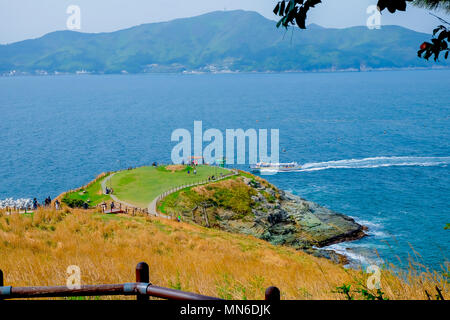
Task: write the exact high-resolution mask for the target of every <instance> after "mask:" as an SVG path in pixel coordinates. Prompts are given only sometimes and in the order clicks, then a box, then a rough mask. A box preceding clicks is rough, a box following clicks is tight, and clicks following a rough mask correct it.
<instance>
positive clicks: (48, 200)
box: [33, 196, 61, 210]
mask: <svg viewBox="0 0 450 320" xmlns="http://www.w3.org/2000/svg"><path fill="white" fill-rule="evenodd" d="M43 204H44V208H50V207H51V206H52V198H50V196H48V197H47V198H45V199H44V202H43ZM54 205H55V209H56V210H59V209H61V203H60V202H59V200H58V199H56V200H55V202H54ZM37 208H39V202H38V201H37V199H36V198H34V199H33V210H36V209H37Z"/></svg>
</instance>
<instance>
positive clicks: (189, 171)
mask: <svg viewBox="0 0 450 320" xmlns="http://www.w3.org/2000/svg"><path fill="white" fill-rule="evenodd" d="M192 173H193V174H197V169H195V168H194V170H193V171H192ZM187 174H191V170H189V169H188V171H187Z"/></svg>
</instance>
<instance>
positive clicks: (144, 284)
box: [0, 262, 280, 301]
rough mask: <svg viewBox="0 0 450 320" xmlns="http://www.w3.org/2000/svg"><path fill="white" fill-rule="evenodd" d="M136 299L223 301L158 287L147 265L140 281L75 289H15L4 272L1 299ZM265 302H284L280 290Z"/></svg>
mask: <svg viewBox="0 0 450 320" xmlns="http://www.w3.org/2000/svg"><path fill="white" fill-rule="evenodd" d="M118 295H120V296H132V295H133V296H136V299H137V300H140V301H146V300H149V297H155V298H160V299H167V300H222V299H220V298H216V297H210V296H205V295H201V294H197V293H192V292H185V291H181V290H174V289H170V288H164V287H158V286H155V285H153V284H151V283H150V279H149V267H148V264H147V263H145V262H140V263H138V264H137V266H136V282H131V283H122V284H100V285H83V286H80V287H79V288H76V289H72V288H69V287H68V286H48V287H47V286H45V287H44V286H40V287H13V286H5V285H4V281H3V272H2V271H1V270H0V300H2V299H23V298H57V297H84V296H118ZM265 300H268V301H277V300H280V290H279V289H278V288H276V287H269V288H267V290H266V292H265Z"/></svg>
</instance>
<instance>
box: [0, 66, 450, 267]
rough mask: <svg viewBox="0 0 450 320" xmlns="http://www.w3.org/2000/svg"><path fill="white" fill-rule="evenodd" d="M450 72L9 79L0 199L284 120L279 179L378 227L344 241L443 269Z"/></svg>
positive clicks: (0, 108) (366, 257)
mask: <svg viewBox="0 0 450 320" xmlns="http://www.w3.org/2000/svg"><path fill="white" fill-rule="evenodd" d="M449 87H450V71H449V70H433V71H431V70H430V71H386V72H367V73H304V74H233V75H212V74H205V75H163V74H161V75H121V76H116V75H98V76H97V75H89V76H45V77H11V78H5V77H3V78H0V150H1V156H0V199H4V198H8V197H13V198H21V197H38V198H39V199H41V200H42V199H43V198H44V197H46V196H48V195H50V196H52V197H55V196H57V195H58V194H59V193H61V192H63V191H65V190H68V189H71V188H74V187H78V186H81V185H83V184H85V183H86V182H88V181H90V180H92V179H93V178H94V177H95V176H96V175H97V174H99V173H101V172H104V171H108V170H116V169H119V168H126V167H129V166H137V165H144V164H150V163H152V162H153V161H158V162H168V161H170V155H171V149H172V147H173V146H174V144H175V143H173V142H171V133H172V131H173V130H174V129H177V128H186V129H188V130H190V131H191V132H193V122H194V120H201V121H203V127H204V129H207V128H218V129H220V130H222V131H223V132H224V131H225V129H227V128H229V129H237V128H243V129H248V128H255V129H260V128H263V129H266V128H267V129H271V128H275V129H279V130H280V149H281V150H282V152H281V160H282V161H298V162H299V163H302V164H305V167H304V170H301V171H300V172H292V173H280V174H277V175H274V176H267V177H266V178H267V179H268V180H269V181H271V182H272V183H274V184H275V185H277V186H278V187H280V188H283V189H285V190H288V191H292V192H293V193H295V194H298V195H301V196H302V197H304V198H306V199H309V200H311V201H315V202H317V203H319V204H321V205H324V206H326V207H328V208H330V209H332V210H335V211H338V212H341V213H344V214H347V215H350V216H352V217H354V218H355V219H357V220H358V221H360V222H362V223H363V224H365V225H367V226H368V227H369V236H368V237H366V238H364V239H362V240H358V241H354V242H351V243H348V242H347V243H342V244H338V245H334V246H332V247H333V248H334V249H335V250H337V251H340V252H345V253H346V254H347V255H349V256H350V257H353V258H355V259H357V260H360V261H363V262H367V261H370V260H371V259H372V260H373V259H375V260H376V256H375V255H374V253H373V250H377V251H378V253H379V255H380V256H381V257H382V258H383V259H386V260H388V261H390V262H393V263H395V264H396V265H402V266H406V263H407V261H408V257H413V258H415V259H417V260H419V261H420V262H421V263H423V264H424V265H426V266H427V267H430V268H432V269H435V270H441V269H442V266H443V264H444V263H445V261H447V260H448V258H449V249H450V230H444V226H445V224H446V223H450V209H449V200H450V196H449V195H450V174H449V173H450V166H449V165H450V90H449Z"/></svg>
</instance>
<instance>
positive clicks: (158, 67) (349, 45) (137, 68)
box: [0, 11, 448, 73]
mask: <svg viewBox="0 0 450 320" xmlns="http://www.w3.org/2000/svg"><path fill="white" fill-rule="evenodd" d="M429 37H430V36H429V35H426V34H422V33H418V32H414V31H411V30H408V29H405V28H402V27H396V26H383V27H382V29H381V30H369V29H368V28H366V27H353V28H347V29H327V28H322V27H319V26H313V27H311V28H309V29H308V30H305V31H300V30H298V29H294V30H293V32H292V30H289V31H288V32H287V33H285V31H284V30H281V29H277V28H276V27H275V23H274V21H272V20H268V19H266V18H264V17H263V16H261V15H259V14H258V13H255V12H248V11H220V12H212V13H209V14H205V15H201V16H198V17H193V18H185V19H178V20H173V21H170V22H163V23H152V24H144V25H140V26H136V27H133V28H129V29H125V30H121V31H117V32H112V33H97V34H87V33H79V32H73V31H58V32H53V33H50V34H47V35H45V36H43V37H41V38H39V39H34V40H26V41H22V42H17V43H13V44H9V45H0V73H8V72H10V71H12V70H16V71H17V72H29V73H35V72H38V71H39V72H41V71H45V72H48V73H54V72H70V73H72V72H77V71H80V70H86V71H89V72H94V73H121V72H128V73H142V72H183V71H185V72H190V71H213V72H215V71H260V72H265V71H301V70H303V71H311V70H328V69H350V68H353V69H364V68H405V67H431V66H434V65H435V64H434V63H432V62H427V61H424V60H421V59H419V58H418V57H417V49H418V46H419V44H420V43H422V42H423V41H425V40H427V39H428V38H429ZM447 65H448V63H447Z"/></svg>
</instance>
